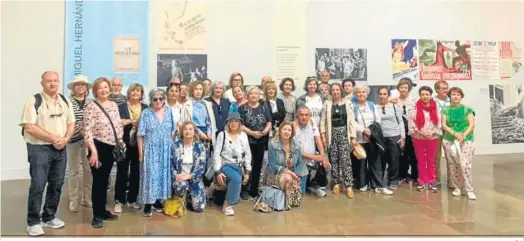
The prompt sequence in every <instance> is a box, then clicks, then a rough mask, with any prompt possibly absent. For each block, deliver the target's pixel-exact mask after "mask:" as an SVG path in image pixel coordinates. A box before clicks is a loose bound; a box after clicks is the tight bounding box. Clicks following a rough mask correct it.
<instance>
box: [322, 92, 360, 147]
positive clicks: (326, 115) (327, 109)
mask: <svg viewBox="0 0 524 241" xmlns="http://www.w3.org/2000/svg"><path fill="white" fill-rule="evenodd" d="M344 102H345V105H346V113H347V125H346V126H347V128H348V141H349V143H350V144H351V138H357V132H356V127H355V126H356V124H355V115H354V114H353V113H354V112H353V102H352V101H351V99H346V98H344ZM332 106H333V100H326V101H325V102H324V108H323V111H322V114H321V115H320V134H321V135H322V134H325V135H326V139H327V147H329V146H330V145H331V107H332Z"/></svg>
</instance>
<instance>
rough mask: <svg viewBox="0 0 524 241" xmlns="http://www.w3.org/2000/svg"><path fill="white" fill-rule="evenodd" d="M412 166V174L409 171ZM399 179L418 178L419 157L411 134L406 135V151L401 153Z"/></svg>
mask: <svg viewBox="0 0 524 241" xmlns="http://www.w3.org/2000/svg"><path fill="white" fill-rule="evenodd" d="M410 167H411V174H410V173H409V172H408V171H409V168H410ZM398 175H399V180H403V179H406V178H411V179H412V180H415V181H416V180H418V165H417V157H416V156H415V149H414V148H413V141H411V136H406V145H405V146H404V151H402V152H401V153H400V161H399V173H398Z"/></svg>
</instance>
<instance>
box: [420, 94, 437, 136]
mask: <svg viewBox="0 0 524 241" xmlns="http://www.w3.org/2000/svg"><path fill="white" fill-rule="evenodd" d="M424 111H427V112H429V119H430V120H431V122H433V124H434V125H437V124H438V115H437V103H435V101H434V100H433V99H431V100H430V101H429V106H426V104H424V102H422V100H418V101H417V119H416V120H415V121H416V124H417V127H418V128H419V129H422V127H424V123H425V121H426V118H425V117H424Z"/></svg>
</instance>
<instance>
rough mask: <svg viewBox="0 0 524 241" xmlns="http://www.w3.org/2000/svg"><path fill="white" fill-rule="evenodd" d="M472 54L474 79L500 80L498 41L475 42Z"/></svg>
mask: <svg viewBox="0 0 524 241" xmlns="http://www.w3.org/2000/svg"><path fill="white" fill-rule="evenodd" d="M471 52H472V58H471V65H472V70H473V79H486V80H498V79H500V68H499V44H498V42H497V41H473V45H472V50H471Z"/></svg>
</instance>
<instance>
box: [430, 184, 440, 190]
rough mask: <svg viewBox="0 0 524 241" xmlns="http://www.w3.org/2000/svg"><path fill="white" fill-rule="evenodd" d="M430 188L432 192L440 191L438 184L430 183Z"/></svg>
mask: <svg viewBox="0 0 524 241" xmlns="http://www.w3.org/2000/svg"><path fill="white" fill-rule="evenodd" d="M429 188H430V189H431V191H432V192H437V191H438V186H437V184H431V185H429Z"/></svg>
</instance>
